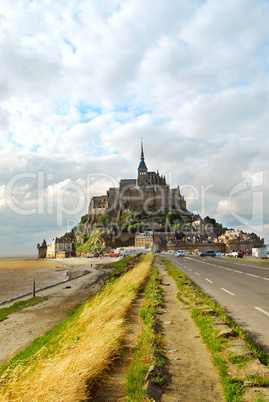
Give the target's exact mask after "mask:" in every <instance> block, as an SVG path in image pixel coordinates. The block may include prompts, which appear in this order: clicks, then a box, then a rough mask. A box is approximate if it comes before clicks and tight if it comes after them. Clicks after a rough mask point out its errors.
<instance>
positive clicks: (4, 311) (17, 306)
mask: <svg viewBox="0 0 269 402" xmlns="http://www.w3.org/2000/svg"><path fill="white" fill-rule="evenodd" d="M44 300H47V299H46V297H38V296H35V297H31V298H30V299H28V300H23V301H18V302H16V303H14V304H13V305H12V306H10V307H3V308H0V321H3V320H5V319H6V318H7V316H8V315H9V314H12V313H16V312H17V311H20V310H22V309H24V308H26V307H30V306H34V305H35V304H38V303H41V302H42V301H44Z"/></svg>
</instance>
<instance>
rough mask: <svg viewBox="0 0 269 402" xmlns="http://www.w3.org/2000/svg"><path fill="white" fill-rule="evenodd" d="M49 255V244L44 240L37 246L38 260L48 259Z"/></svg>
mask: <svg viewBox="0 0 269 402" xmlns="http://www.w3.org/2000/svg"><path fill="white" fill-rule="evenodd" d="M46 255H47V242H46V240H45V239H44V240H43V242H42V243H41V245H40V244H39V243H38V245H37V258H46Z"/></svg>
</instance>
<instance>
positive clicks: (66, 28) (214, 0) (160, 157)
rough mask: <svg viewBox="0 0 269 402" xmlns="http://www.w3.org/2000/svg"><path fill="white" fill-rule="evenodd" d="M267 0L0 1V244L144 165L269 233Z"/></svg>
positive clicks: (22, 241) (48, 230) (199, 206)
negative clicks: (140, 163)
mask: <svg viewBox="0 0 269 402" xmlns="http://www.w3.org/2000/svg"><path fill="white" fill-rule="evenodd" d="M268 21H269V2H268V0H267V1H266V0H226V1H223V0H208V1H204V0H192V1H190V0H165V1H164V0H143V1H142V0H125V1H123V0H91V1H89V0H57V1H53V0H12V1H11V0H1V2H0V61H1V62H0V136H1V143H0V147H1V148H0V149H1V160H0V164H1V169H0V211H1V222H0V231H1V235H0V250H1V251H0V253H1V254H2V255H4V254H12V253H15V254H32V253H35V252H36V243H38V242H41V241H42V240H43V239H44V238H46V239H47V241H49V242H50V241H51V240H52V238H53V237H55V236H60V235H61V234H63V233H65V232H66V231H67V230H68V229H70V228H71V227H72V226H73V225H74V224H76V223H77V221H78V220H79V219H80V216H81V215H84V214H85V213H86V212H87V209H88V203H89V200H90V198H91V196H92V195H101V194H105V192H106V190H107V188H108V187H113V186H117V184H118V181H119V179H120V178H135V177H136V174H137V167H138V164H139V158H140V139H141V137H143V142H144V151H145V159H146V163H147V166H148V168H149V170H155V171H156V170H157V169H159V171H160V173H161V174H165V175H166V178H167V180H168V181H169V183H170V185H171V186H173V187H175V186H177V185H178V184H179V186H180V188H181V192H182V194H184V195H185V198H186V200H187V207H188V209H189V210H191V211H193V212H198V213H200V214H201V215H202V216H203V217H204V216H206V215H209V216H211V217H214V218H215V219H216V220H217V221H219V222H221V223H223V225H224V226H228V227H234V228H236V229H237V228H244V230H245V231H247V232H252V231H255V232H256V233H257V234H258V235H259V236H261V237H265V241H266V242H267V243H269V224H268V222H269V219H268V215H269V212H268V193H269V190H268V174H269V171H268V166H269V164H268V151H269V149H268V148H269V147H268V141H269V135H268V127H269V124H268V123H269V121H268V103H269V102H268V89H269V88H268V72H269V69H268V68H269V60H268V55H269V30H268Z"/></svg>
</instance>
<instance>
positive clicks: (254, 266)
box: [235, 262, 269, 271]
mask: <svg viewBox="0 0 269 402" xmlns="http://www.w3.org/2000/svg"><path fill="white" fill-rule="evenodd" d="M235 264H237V265H243V266H244V267H253V268H257V269H265V270H266V271H269V268H264V267H259V266H257V265H250V264H248V263H246V264H242V263H240V262H235ZM257 264H258V263H257ZM259 264H260V265H262V263H259Z"/></svg>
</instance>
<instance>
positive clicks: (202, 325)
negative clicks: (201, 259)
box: [162, 259, 269, 402]
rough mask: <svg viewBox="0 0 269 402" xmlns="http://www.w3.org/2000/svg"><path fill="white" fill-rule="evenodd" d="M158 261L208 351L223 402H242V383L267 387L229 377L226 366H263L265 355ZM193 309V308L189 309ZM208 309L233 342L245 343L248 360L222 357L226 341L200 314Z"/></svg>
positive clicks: (182, 278) (256, 379)
mask: <svg viewBox="0 0 269 402" xmlns="http://www.w3.org/2000/svg"><path fill="white" fill-rule="evenodd" d="M162 261H163V262H164V263H165V265H166V268H167V272H168V274H169V275H171V276H172V277H173V278H174V280H175V281H176V284H177V288H178V290H179V293H178V296H177V297H178V298H179V300H181V301H182V302H183V303H185V304H186V305H189V306H190V308H192V311H191V314H192V317H193V318H194V321H195V323H196V325H197V326H198V327H199V330H200V333H201V336H202V338H203V340H204V342H205V343H206V344H207V346H208V349H209V351H210V352H211V354H212V358H213V362H214V364H215V366H216V367H217V370H218V372H219V374H220V378H221V382H222V385H223V389H224V395H225V399H226V401H229V402H240V401H242V400H243V395H244V392H245V387H244V386H243V384H244V380H250V381H253V382H254V383H255V384H257V385H261V386H269V380H268V378H261V377H258V376H249V377H247V378H245V379H242V378H241V377H240V376H239V377H237V376H232V375H230V374H229V369H228V367H229V364H230V363H231V364H237V365H239V367H243V366H244V365H246V364H247V363H248V362H249V361H250V360H253V359H254V358H256V359H259V360H260V361H261V363H263V364H264V365H265V366H267V365H268V364H269V355H268V354H267V353H265V352H263V351H262V350H261V349H260V348H259V346H258V345H257V344H256V343H255V342H254V341H253V340H252V339H251V338H250V337H249V335H248V334H247V333H246V332H244V331H243V330H242V329H241V328H240V327H239V325H238V324H237V323H236V322H234V321H231V320H230V319H229V317H228V316H227V314H226V313H225V311H224V309H223V308H221V307H220V306H218V305H216V304H215V303H214V301H213V300H211V299H209V298H208V297H207V296H206V295H204V294H203V293H202V292H201V291H200V289H199V288H197V287H196V286H195V285H194V284H193V283H192V282H191V281H190V280H188V279H187V278H186V276H185V275H184V274H183V273H182V272H180V271H179V270H178V268H176V267H175V266H174V265H172V264H171V263H170V262H169V261H168V260H166V259H162ZM194 305H196V306H195V307H193V306H194ZM203 306H204V308H203ZM199 307H200V308H199ZM208 308H210V309H212V310H213V312H212V314H213V315H214V317H219V318H221V319H222V320H223V321H225V323H226V324H227V325H228V326H229V327H230V328H232V329H233V330H234V332H235V334H236V335H235V337H236V338H240V339H243V340H244V341H245V344H246V346H247V348H248V349H249V350H250V351H251V352H252V355H251V356H236V357H235V356H234V357H233V356H231V355H229V354H227V353H225V351H226V348H227V343H228V342H229V340H230V339H224V338H218V337H217V334H218V332H219V331H218V330H214V329H212V326H213V325H214V320H213V318H212V317H211V316H210V315H205V314H204V310H205V309H208ZM257 398H258V396H257ZM257 400H258V399H257ZM260 400H262V399H260Z"/></svg>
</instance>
